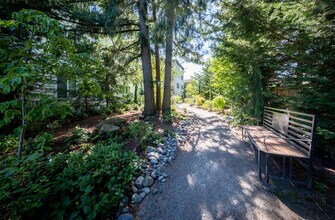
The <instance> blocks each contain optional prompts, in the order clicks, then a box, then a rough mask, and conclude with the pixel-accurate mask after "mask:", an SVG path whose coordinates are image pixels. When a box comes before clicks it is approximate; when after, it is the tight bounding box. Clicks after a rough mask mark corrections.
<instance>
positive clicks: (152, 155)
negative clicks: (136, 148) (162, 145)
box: [148, 152, 159, 159]
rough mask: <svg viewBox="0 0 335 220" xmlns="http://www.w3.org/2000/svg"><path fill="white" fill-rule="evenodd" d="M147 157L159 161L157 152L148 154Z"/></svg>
mask: <svg viewBox="0 0 335 220" xmlns="http://www.w3.org/2000/svg"><path fill="white" fill-rule="evenodd" d="M148 157H149V158H155V159H159V153H157V152H150V153H149V154H148Z"/></svg>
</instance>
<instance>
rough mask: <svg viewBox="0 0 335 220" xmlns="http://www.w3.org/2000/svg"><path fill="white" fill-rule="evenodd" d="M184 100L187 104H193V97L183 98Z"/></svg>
mask: <svg viewBox="0 0 335 220" xmlns="http://www.w3.org/2000/svg"><path fill="white" fill-rule="evenodd" d="M184 102H186V103H187V104H190V105H194V102H195V101H194V99H193V98H185V99H184Z"/></svg>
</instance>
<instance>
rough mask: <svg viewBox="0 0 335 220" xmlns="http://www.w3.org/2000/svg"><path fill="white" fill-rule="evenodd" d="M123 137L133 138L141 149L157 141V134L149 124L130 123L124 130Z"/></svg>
mask: <svg viewBox="0 0 335 220" xmlns="http://www.w3.org/2000/svg"><path fill="white" fill-rule="evenodd" d="M125 136H126V137H130V138H135V139H136V140H137V141H138V142H139V144H140V145H141V147H142V148H143V147H145V146H146V145H148V144H152V143H154V141H155V140H157V139H159V136H158V134H157V133H156V132H155V130H154V125H153V124H152V123H150V122H142V121H140V122H131V123H129V124H128V127H127V128H126V130H125Z"/></svg>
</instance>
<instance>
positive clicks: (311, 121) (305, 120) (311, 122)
mask: <svg viewBox="0 0 335 220" xmlns="http://www.w3.org/2000/svg"><path fill="white" fill-rule="evenodd" d="M289 117H290V118H292V119H295V120H298V121H303V122H306V123H309V124H311V126H313V120H307V119H304V118H298V117H295V116H292V115H289Z"/></svg>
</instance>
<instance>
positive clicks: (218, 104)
mask: <svg viewBox="0 0 335 220" xmlns="http://www.w3.org/2000/svg"><path fill="white" fill-rule="evenodd" d="M213 104H214V108H215V110H217V111H221V112H222V111H223V110H224V108H225V107H226V101H225V99H224V98H223V96H217V97H215V98H214V100H213Z"/></svg>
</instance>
